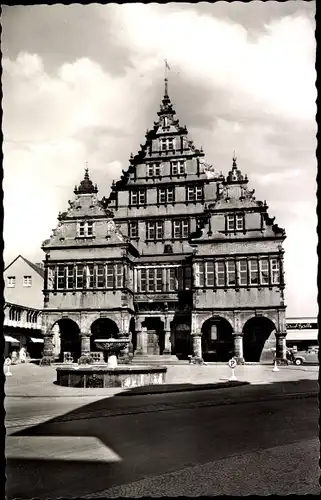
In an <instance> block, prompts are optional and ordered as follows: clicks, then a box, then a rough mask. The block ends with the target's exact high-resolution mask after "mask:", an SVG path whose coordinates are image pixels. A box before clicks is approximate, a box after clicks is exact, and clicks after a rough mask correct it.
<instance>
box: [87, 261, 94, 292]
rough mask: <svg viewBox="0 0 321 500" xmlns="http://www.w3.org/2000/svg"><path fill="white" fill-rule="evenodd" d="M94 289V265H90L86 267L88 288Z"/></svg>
mask: <svg viewBox="0 0 321 500" xmlns="http://www.w3.org/2000/svg"><path fill="white" fill-rule="evenodd" d="M93 287H94V265H93V264H88V265H87V267H86V288H93Z"/></svg>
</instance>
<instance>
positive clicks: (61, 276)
mask: <svg viewBox="0 0 321 500" xmlns="http://www.w3.org/2000/svg"><path fill="white" fill-rule="evenodd" d="M64 288H66V279H65V266H57V289H58V290H64Z"/></svg>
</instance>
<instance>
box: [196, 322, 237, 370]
mask: <svg viewBox="0 0 321 500" xmlns="http://www.w3.org/2000/svg"><path fill="white" fill-rule="evenodd" d="M233 350H234V342H233V328H232V326H231V325H230V323H229V322H228V321H227V320H226V319H225V318H220V317H215V318H210V319H208V320H207V321H205V322H204V323H203V326H202V353H203V359H204V361H221V362H226V361H228V360H229V359H231V357H232V356H233Z"/></svg>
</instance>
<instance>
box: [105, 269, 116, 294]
mask: <svg viewBox="0 0 321 500" xmlns="http://www.w3.org/2000/svg"><path fill="white" fill-rule="evenodd" d="M106 288H111V289H112V288H114V265H113V264H107V265H106Z"/></svg>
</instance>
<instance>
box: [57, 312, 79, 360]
mask: <svg viewBox="0 0 321 500" xmlns="http://www.w3.org/2000/svg"><path fill="white" fill-rule="evenodd" d="M57 324H58V326H59V334H60V352H59V361H63V360H64V353H65V352H70V353H71V355H72V357H73V361H74V363H76V362H77V361H78V359H79V358H80V356H81V341H80V335H79V333H80V330H79V326H78V325H77V323H76V322H75V321H73V320H72V319H69V318H64V319H60V320H59V321H58V322H57Z"/></svg>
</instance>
